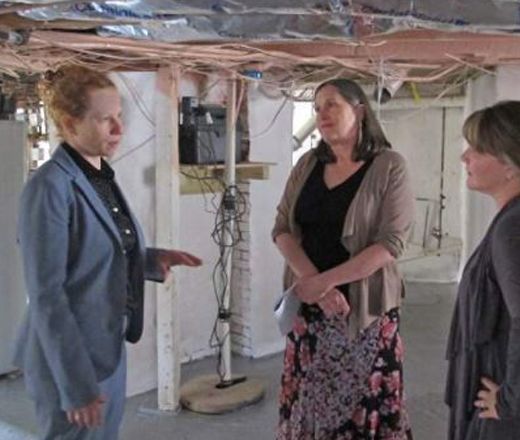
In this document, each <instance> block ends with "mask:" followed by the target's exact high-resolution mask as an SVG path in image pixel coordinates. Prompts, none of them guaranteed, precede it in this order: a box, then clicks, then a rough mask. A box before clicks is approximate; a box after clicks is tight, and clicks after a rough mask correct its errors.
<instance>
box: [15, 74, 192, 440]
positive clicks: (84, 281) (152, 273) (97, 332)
mask: <svg viewBox="0 0 520 440" xmlns="http://www.w3.org/2000/svg"><path fill="white" fill-rule="evenodd" d="M41 86H42V94H43V96H42V97H43V99H44V100H45V102H46V104H47V105H48V108H49V111H50V114H51V116H52V117H53V119H54V122H55V123H56V126H57V127H58V130H59V132H60V134H61V136H62V138H63V142H62V143H61V144H60V145H59V146H58V147H57V149H56V151H55V153H54V154H53V156H52V158H51V159H50V160H49V161H48V162H47V163H45V164H44V165H43V166H42V167H40V168H39V169H38V170H37V171H36V172H35V174H34V175H33V176H32V177H31V178H30V180H29V181H28V182H27V185H26V187H25V188H24V191H23V194H22V197H21V208H20V218H19V242H20V248H21V253H22V257H23V264H24V272H25V282H26V287H27V292H28V296H29V303H28V306H27V313H26V315H25V319H24V322H23V323H22V326H21V331H20V336H19V340H18V343H17V348H16V353H15V363H16V364H17V365H18V366H19V367H21V369H22V370H23V372H24V377H25V381H26V385H27V389H28V391H29V393H30V395H31V397H32V399H33V400H34V402H35V405H36V414H37V418H38V422H39V426H40V437H41V438H42V439H48V440H51V439H52V440H55V439H75V440H78V439H96V440H116V439H117V438H118V429H119V425H120V423H121V418H122V415H123V409H124V401H125V387H126V354H125V347H124V341H125V339H126V340H127V341H129V342H137V341H138V340H139V338H140V336H141V333H142V330H143V284H144V279H145V278H151V279H155V280H161V279H162V280H164V278H165V277H166V274H167V272H168V270H169V268H170V266H173V265H187V266H198V265H200V264H201V261H200V260H199V259H198V258H197V257H194V256H193V255H190V254H188V253H185V252H181V251H175V250H164V249H151V248H148V249H147V248H145V243H144V239H143V235H142V233H141V228H140V226H139V223H138V222H137V219H136V218H135V217H134V215H133V214H132V211H131V209H130V206H129V205H128V203H127V202H126V199H125V198H124V196H123V193H122V191H121V189H120V188H119V186H118V185H117V183H116V180H115V176H114V171H113V170H112V168H111V167H110V165H109V164H108V163H107V162H106V161H105V159H104V158H106V157H111V156H112V155H113V154H114V152H115V151H116V150H117V148H118V146H119V143H120V141H121V137H122V136H123V124H122V121H121V103H120V99H119V94H118V91H117V89H116V88H115V86H114V84H113V83H112V81H110V79H109V78H108V77H107V76H106V75H105V74H103V73H100V72H96V71H93V70H89V69H86V68H84V67H78V66H64V67H62V68H60V69H58V70H57V71H56V72H52V73H49V74H48V75H47V77H46V78H45V79H44V80H43V81H42V84H41Z"/></svg>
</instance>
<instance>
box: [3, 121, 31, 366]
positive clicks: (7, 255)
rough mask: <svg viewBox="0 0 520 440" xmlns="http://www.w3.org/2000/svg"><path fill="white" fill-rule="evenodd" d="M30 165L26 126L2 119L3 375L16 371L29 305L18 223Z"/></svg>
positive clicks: (22, 123)
mask: <svg viewBox="0 0 520 440" xmlns="http://www.w3.org/2000/svg"><path fill="white" fill-rule="evenodd" d="M28 166H29V161H28V148H27V134H26V125H25V123H24V122H19V121H3V120H0V375H1V374H5V373H8V372H10V371H12V370H14V367H13V366H12V365H11V349H12V345H13V341H14V339H15V336H16V332H17V329H18V325H19V323H20V320H21V318H22V315H23V312H24V309H25V304H26V294H25V288H24V284H23V279H22V268H21V260H20V254H19V251H18V247H17V243H16V220H17V217H18V200H19V197H20V193H21V191H22V187H23V184H24V181H25V179H26V177H27V174H28V173H27V171H28Z"/></svg>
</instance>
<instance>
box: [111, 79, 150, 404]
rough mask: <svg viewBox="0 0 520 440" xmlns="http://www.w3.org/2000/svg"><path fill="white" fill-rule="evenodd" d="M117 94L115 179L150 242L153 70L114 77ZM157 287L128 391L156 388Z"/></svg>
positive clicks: (132, 350)
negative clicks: (120, 126) (119, 124)
mask: <svg viewBox="0 0 520 440" xmlns="http://www.w3.org/2000/svg"><path fill="white" fill-rule="evenodd" d="M112 78H113V79H114V80H115V82H116V84H117V86H118V88H119V91H120V94H121V97H122V105H123V117H124V121H123V122H124V124H125V134H124V137H123V140H122V142H121V146H120V148H119V150H118V151H117V153H116V155H115V156H114V158H113V160H112V166H113V168H114V170H115V172H116V178H117V181H118V183H119V185H120V186H121V188H122V190H123V193H124V194H125V196H126V198H127V201H128V203H129V205H130V206H131V208H132V210H133V212H134V213H135V215H136V217H137V219H138V220H139V222H140V224H141V226H142V228H143V232H144V234H145V238H146V240H147V244H148V245H153V243H154V239H155V201H154V195H155V143H154V137H153V136H154V134H155V123H154V114H155V113H154V105H155V99H154V88H155V74H154V73H125V74H117V75H114V76H113V77H112ZM155 303H156V301H155V287H154V285H153V284H152V283H146V284H145V319H144V332H143V336H142V338H141V340H140V341H139V343H137V344H127V348H128V380H127V383H128V395H133V394H138V393H140V392H144V391H147V390H149V389H152V388H155V387H156V386H157V348H156V326H155Z"/></svg>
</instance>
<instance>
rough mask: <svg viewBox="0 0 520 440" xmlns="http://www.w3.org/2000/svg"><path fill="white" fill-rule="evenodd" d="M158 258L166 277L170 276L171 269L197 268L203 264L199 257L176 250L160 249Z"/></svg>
mask: <svg viewBox="0 0 520 440" xmlns="http://www.w3.org/2000/svg"><path fill="white" fill-rule="evenodd" d="M156 258H157V263H158V264H159V266H160V267H161V270H162V272H163V275H164V277H166V276H167V275H168V272H169V271H170V268H172V267H173V266H189V267H197V266H200V265H201V264H202V260H201V259H200V258H199V257H196V256H195V255H192V254H190V253H188V252H184V251H179V250H175V249H159V250H158V252H157V257H156Z"/></svg>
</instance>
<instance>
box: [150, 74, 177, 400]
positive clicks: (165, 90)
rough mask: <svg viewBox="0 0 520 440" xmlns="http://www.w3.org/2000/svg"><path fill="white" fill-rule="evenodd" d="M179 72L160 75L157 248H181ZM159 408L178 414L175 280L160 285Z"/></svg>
mask: <svg viewBox="0 0 520 440" xmlns="http://www.w3.org/2000/svg"><path fill="white" fill-rule="evenodd" d="M177 84H178V72H177V70H176V69H174V68H172V67H168V68H161V69H160V70H159V71H158V72H157V85H156V98H157V99H156V106H155V123H156V134H155V139H156V144H155V145H156V146H155V151H156V158H155V200H156V245H157V246H158V247H164V248H178V247H179V246H178V243H179V209H180V208H179V207H180V193H179V155H178V151H179V148H178V138H179V136H178V100H177ZM157 358H158V371H157V374H158V390H157V392H158V407H159V409H160V410H175V409H176V408H177V407H178V405H179V387H180V324H179V300H178V292H177V289H176V285H175V277H174V276H172V275H170V276H169V277H168V278H167V280H166V282H165V283H164V284H159V285H157Z"/></svg>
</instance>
